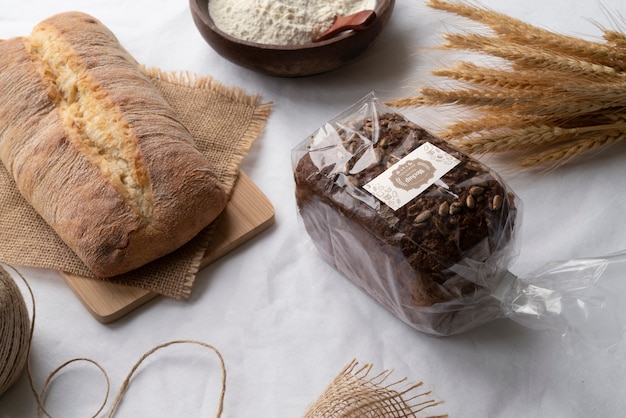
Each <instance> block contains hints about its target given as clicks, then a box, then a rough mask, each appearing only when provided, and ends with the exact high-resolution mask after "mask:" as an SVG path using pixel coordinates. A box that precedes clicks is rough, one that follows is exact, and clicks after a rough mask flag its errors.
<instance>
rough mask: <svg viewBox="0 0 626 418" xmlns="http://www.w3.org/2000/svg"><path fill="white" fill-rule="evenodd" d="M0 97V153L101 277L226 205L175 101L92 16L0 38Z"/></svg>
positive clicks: (182, 237)
mask: <svg viewBox="0 0 626 418" xmlns="http://www.w3.org/2000/svg"><path fill="white" fill-rule="evenodd" d="M0 98H1V100H0V122H1V124H0V159H1V160H2V162H3V163H4V165H5V167H6V168H7V170H8V171H9V173H10V174H11V175H12V176H13V178H14V179H15V182H16V185H17V187H18V189H19V191H20V192H21V194H22V195H23V196H24V198H25V199H26V200H27V201H28V202H29V203H30V204H31V205H32V206H33V207H34V208H35V210H36V211H37V212H38V213H39V214H40V215H41V216H42V218H43V219H44V220H45V221H46V222H47V223H48V224H49V225H50V226H51V227H52V228H53V229H54V230H55V232H56V233H57V234H58V235H59V236H60V237H61V239H63V241H64V242H65V243H66V244H67V245H68V246H69V247H70V248H71V249H72V250H73V251H74V252H75V253H76V255H77V256H78V257H79V258H80V259H81V260H82V261H83V262H84V263H85V265H86V266H87V267H88V268H89V269H90V270H91V271H92V272H93V273H94V275H95V276H97V277H110V276H115V275H118V274H122V273H125V272H128V271H130V270H133V269H135V268H137V267H140V266H142V265H144V264H146V263H148V262H150V261H152V260H154V259H156V258H159V257H161V256H163V255H165V254H168V253H170V252H172V251H174V250H175V249H177V248H179V247H180V246H182V245H184V244H185V243H186V242H188V241H189V240H190V239H192V238H193V237H194V236H196V235H197V234H198V233H199V232H200V231H201V230H202V229H204V228H205V227H206V226H208V225H209V224H210V223H211V222H212V221H213V220H214V219H215V218H216V217H217V216H218V215H219V214H220V213H221V212H222V210H223V209H224V207H225V205H226V201H227V196H226V194H225V193H224V191H223V189H222V188H221V186H220V184H219V183H218V181H217V179H216V178H215V176H214V175H213V173H212V171H211V167H209V162H208V161H207V159H206V158H205V157H204V156H203V155H202V154H201V153H200V152H199V151H198V150H197V149H196V147H195V144H194V141H193V138H192V137H191V135H190V133H189V132H188V131H187V129H186V128H185V127H184V126H183V125H182V123H181V122H180V121H179V120H178V117H177V115H176V114H175V112H174V111H173V109H172V108H171V107H170V105H169V104H168V103H167V101H166V100H165V99H164V98H163V97H162V95H161V94H160V92H159V91H158V89H157V88H156V87H155V86H154V85H153V84H152V82H151V81H150V80H149V79H148V77H147V76H146V75H145V74H144V73H143V72H142V71H141V67H140V66H139V64H138V63H137V62H136V61H135V60H134V59H133V58H132V56H131V55H130V54H129V53H128V52H127V51H126V50H124V48H123V47H122V46H121V45H120V44H119V42H118V40H117V39H116V37H115V36H114V35H113V33H111V32H110V31H109V30H108V29H107V28H106V27H105V26H104V25H103V24H102V23H101V22H99V21H98V20H96V19H94V18H93V17H91V16H89V15H86V14H83V13H79V12H69V13H62V14H59V15H56V16H53V17H51V18H49V19H46V20H44V21H43V22H41V23H40V24H38V25H37V26H36V27H35V28H34V29H33V31H32V32H31V34H30V35H29V36H27V37H16V38H11V39H9V40H6V41H0Z"/></svg>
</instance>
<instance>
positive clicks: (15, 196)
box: [0, 68, 271, 299]
mask: <svg viewBox="0 0 626 418" xmlns="http://www.w3.org/2000/svg"><path fill="white" fill-rule="evenodd" d="M144 72H145V73H146V74H147V75H148V76H149V77H150V79H151V80H152V81H153V82H154V84H155V85H156V86H157V88H158V89H159V90H160V91H161V94H163V96H164V97H165V98H166V100H167V101H168V102H169V103H170V105H171V106H172V107H173V108H174V110H175V111H176V112H177V113H178V115H179V116H180V119H181V121H182V123H183V124H184V125H185V126H186V127H187V129H189V131H190V133H191V134H192V136H193V137H194V139H195V140H196V146H197V147H198V149H199V150H200V151H201V152H202V153H204V154H205V155H206V156H207V158H209V161H210V162H211V164H212V168H213V170H214V173H215V175H216V176H217V178H218V179H219V181H220V182H221V184H222V186H223V187H224V189H225V190H226V191H227V192H228V193H230V192H231V191H232V188H233V187H234V185H235V183H236V181H237V176H238V173H239V166H240V163H241V161H242V160H243V158H244V157H245V156H246V155H247V153H248V151H249V149H250V147H251V146H252V144H253V143H254V141H255V140H256V139H257V138H258V137H259V136H260V134H261V132H262V130H263V128H264V126H265V123H266V122H267V119H268V118H269V115H270V113H271V104H270V103H261V102H260V97H259V96H256V95H248V94H246V93H245V92H243V90H242V89H241V88H238V87H226V86H224V85H223V84H221V83H219V82H217V81H216V80H214V79H213V78H211V77H203V76H198V75H194V74H188V73H173V72H164V71H161V70H159V69H156V68H144ZM211 232H212V226H209V227H208V228H206V229H205V230H204V231H203V232H202V233H200V234H199V235H198V236H197V237H196V238H195V239H193V240H192V241H190V242H189V243H188V244H186V245H185V246H183V247H182V248H180V249H179V250H177V251H175V252H173V253H171V254H169V255H167V256H165V257H162V258H160V259H158V260H156V261H154V262H152V263H150V264H148V265H146V266H144V267H141V268H139V269H137V270H134V271H132V272H129V273H126V274H123V275H120V276H117V277H113V278H110V279H105V280H108V281H111V282H115V283H122V284H125V285H129V286H134V287H138V288H141V289H145V290H148V291H151V292H154V293H158V294H161V295H163V296H168V297H173V298H176V299H183V298H186V297H188V296H189V295H190V293H191V289H192V286H193V283H194V281H195V278H196V275H197V273H198V270H199V267H200V263H201V261H202V259H203V257H204V255H205V253H206V251H207V248H209V246H210V245H211ZM0 262H3V263H7V264H12V265H19V266H27V267H39V268H47V269H53V270H57V271H61V272H66V273H70V274H74V275H79V276H83V277H87V278H93V274H92V273H91V272H90V271H89V269H88V268H87V267H86V266H85V265H84V264H83V263H82V261H80V259H79V258H78V257H77V256H76V255H75V254H74V253H73V252H72V250H70V249H69V247H67V245H65V243H63V241H62V240H61V239H60V238H59V237H58V236H57V234H56V233H55V232H54V231H53V230H52V228H51V227H50V226H49V225H48V224H46V223H45V221H44V220H43V219H42V218H41V217H40V216H39V215H38V214H37V213H36V212H35V210H34V209H33V208H32V207H31V206H30V205H29V204H28V203H27V202H26V201H25V200H24V198H23V197H22V196H21V195H20V193H19V191H18V190H17V188H16V187H15V183H14V181H13V178H12V177H11V175H10V174H9V173H8V172H7V171H6V169H5V167H4V166H3V165H2V164H0ZM94 280H99V279H94Z"/></svg>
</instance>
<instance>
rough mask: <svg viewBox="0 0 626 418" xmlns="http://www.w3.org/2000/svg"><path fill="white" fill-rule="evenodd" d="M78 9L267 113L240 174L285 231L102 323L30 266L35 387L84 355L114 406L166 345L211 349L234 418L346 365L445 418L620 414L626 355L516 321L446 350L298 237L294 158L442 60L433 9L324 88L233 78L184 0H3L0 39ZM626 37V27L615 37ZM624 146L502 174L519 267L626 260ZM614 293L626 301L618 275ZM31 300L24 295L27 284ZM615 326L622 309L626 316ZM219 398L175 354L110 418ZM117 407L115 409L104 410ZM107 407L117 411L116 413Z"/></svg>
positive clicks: (589, 27)
mask: <svg viewBox="0 0 626 418" xmlns="http://www.w3.org/2000/svg"><path fill="white" fill-rule="evenodd" d="M481 3H482V4H484V5H487V6H491V7H496V8H497V9H498V10H500V11H503V12H505V13H508V14H510V15H513V16H516V17H519V18H522V19H524V20H526V21H528V22H530V23H533V24H537V25H541V26H544V27H546V28H549V29H553V30H556V31H560V32H564V33H567V34H571V35H575V36H579V37H584V38H589V39H597V38H599V37H600V36H601V31H600V30H599V29H598V27H597V26H596V23H594V22H599V23H601V24H603V25H604V26H606V27H618V28H619V25H620V24H622V23H623V22H622V21H621V20H620V18H617V19H616V18H613V17H612V16H617V12H621V13H622V14H623V13H625V10H624V6H623V3H622V2H621V1H619V0H604V1H603V2H595V1H586V0H551V1H545V0H526V1H524V2H522V1H515V2H499V1H495V0H483V1H482V2H481ZM68 10H81V11H84V12H87V13H90V14H92V15H93V16H95V17H97V18H98V19H100V20H101V21H103V22H104V23H105V24H106V25H107V26H108V27H109V28H110V29H111V30H113V32H114V33H115V34H116V35H117V36H118V37H119V39H120V41H121V42H122V44H123V45H124V46H125V47H126V48H127V49H128V50H129V51H130V52H131V53H132V54H133V55H134V56H135V57H136V58H137V59H138V60H139V61H140V62H142V63H144V64H146V65H148V66H158V67H160V68H162V69H163V70H173V71H179V70H180V71H189V72H193V73H198V74H201V75H210V76H213V77H214V78H215V79H216V80H218V81H220V82H222V83H224V84H226V85H228V86H239V87H242V88H243V89H244V90H245V91H246V92H247V93H250V94H257V93H258V94H260V95H261V96H262V98H263V101H266V102H273V103H274V107H273V112H272V115H271V117H270V119H269V121H268V124H267V126H266V129H265V130H264V132H263V134H262V136H261V137H260V138H259V140H258V142H256V143H255V145H254V147H253V148H252V150H251V152H250V154H249V155H248V157H247V158H246V159H245V161H244V162H243V165H242V168H243V170H244V171H245V172H246V173H247V174H248V175H249V176H250V177H251V178H252V180H253V181H254V182H255V183H256V184H257V185H258V186H259V188H260V189H261V190H262V191H263V192H264V193H265V194H266V195H267V196H268V197H269V199H270V200H271V201H272V203H273V204H274V206H275V209H276V222H275V225H274V226H273V227H272V228H270V229H269V230H268V231H266V232H265V233H263V234H262V235H260V236H258V237H257V238H255V239H254V240H253V241H251V242H249V243H248V244H246V245H244V246H243V247H241V248H239V249H237V250H235V251H234V252H232V253H230V254H228V255H227V256H225V257H224V258H223V259H221V260H219V261H217V262H215V263H214V264H212V265H210V266H209V267H208V268H206V269H204V270H203V271H202V273H201V274H200V277H199V279H198V281H197V285H196V287H195V288H194V291H193V294H192V296H191V298H190V299H189V300H188V301H184V302H179V301H175V300H169V299H166V298H158V299H156V300H154V301H152V302H151V303H149V304H147V305H145V306H143V307H141V308H140V309H138V310H136V311H134V312H133V313H131V314H130V315H128V316H126V317H124V318H122V319H120V320H118V321H116V322H114V323H111V324H108V325H105V324H101V323H99V322H98V321H96V320H95V319H94V318H93V317H92V316H91V315H90V314H89V313H88V312H87V310H86V309H85V307H84V306H83V305H82V304H81V302H80V301H79V300H78V299H77V297H76V296H75V295H74V294H73V292H72V291H71V290H70V289H69V288H68V286H67V285H66V283H65V281H64V280H63V278H62V277H61V276H60V275H59V274H57V273H55V272H51V271H41V270H36V269H25V268H24V269H21V270H22V272H23V273H24V274H25V276H26V278H27V279H28V282H29V283H30V285H31V286H32V288H33V291H34V294H35V298H36V309H37V317H36V318H37V322H36V328H35V334H34V340H33V343H32V355H31V366H32V374H33V378H34V381H35V385H36V386H37V387H38V388H39V387H41V385H42V384H43V382H44V380H45V378H46V376H48V374H49V373H50V372H51V371H52V370H53V369H54V368H56V367H57V366H58V365H60V364H61V363H63V362H64V361H67V360H69V359H72V358H76V357H88V358H91V359H93V360H94V361H97V362H98V363H99V364H101V365H102V367H103V368H104V369H105V370H106V371H107V373H108V375H109V377H110V380H111V386H112V387H111V391H112V392H115V391H116V390H117V389H118V387H119V385H120V384H121V382H122V380H123V379H124V377H125V376H126V374H127V373H128V372H129V371H130V368H131V367H132V365H133V364H134V363H135V362H136V361H137V360H138V359H139V357H140V356H141V355H142V354H143V353H145V352H146V351H147V350H149V349H150V348H152V347H154V346H155V345H157V344H160V343H163V342H167V341H171V340H178V339H192V340H200V341H204V342H206V343H209V344H212V345H214V346H215V347H216V348H217V349H219V351H220V352H221V353H222V355H223V356H224V361H225V363H226V368H227V383H226V384H227V388H226V395H225V399H224V412H223V415H222V416H224V417H236V418H247V417H298V416H302V414H303V412H304V411H305V409H306V407H307V406H308V405H309V404H310V403H311V402H313V401H315V400H316V398H317V397H318V396H319V395H320V394H321V393H322V392H323V390H324V389H325V387H326V386H327V384H329V383H330V382H331V380H332V379H333V378H334V377H335V376H336V375H337V374H338V373H339V371H340V370H341V369H342V368H343V366H344V365H346V364H347V363H349V362H350V361H351V360H352V359H355V358H356V359H357V360H359V361H360V362H362V363H372V364H373V365H374V370H373V371H374V372H376V371H382V370H384V369H393V370H395V371H394V374H393V376H394V377H397V378H401V377H404V376H406V377H408V379H409V382H416V381H424V384H425V385H424V386H425V387H426V388H428V389H431V390H432V391H433V394H434V397H435V398H436V399H443V400H445V403H444V404H443V405H442V406H440V407H439V408H438V409H437V410H436V411H435V410H432V411H430V412H431V413H434V412H439V413H449V414H450V416H451V417H480V418H482V417H567V418H569V417H592V416H602V417H619V416H624V414H625V412H624V411H626V393H625V389H624V388H625V387H626V360H624V359H625V358H626V357H625V354H626V343H623V342H622V343H620V344H619V345H618V346H617V347H613V349H612V350H600V351H597V352H593V353H590V354H568V353H566V352H565V350H564V347H563V345H562V344H560V343H559V341H558V340H557V339H556V338H554V337H552V336H549V335H547V334H545V333H542V332H538V331H532V330H529V329H527V328H524V327H523V326H521V325H518V324H516V323H514V322H512V321H510V320H499V321H496V322H493V323H490V324H488V325H486V326H483V327H481V328H479V329H476V330H474V331H471V332H468V333H465V334H463V335H458V336H454V337H449V338H435V337H432V336H428V335H424V334H422V333H419V332H416V331H414V330H413V329H411V328H410V327H408V326H407V325H405V324H404V323H402V322H401V321H399V320H398V319H396V318H395V317H393V316H392V315H391V314H389V313H388V312H387V311H386V310H385V309H384V308H382V307H381V306H379V305H378V304H377V303H375V302H374V301H373V300H372V299H371V298H370V297H368V296H366V295H365V294H364V293H362V292H361V291H359V290H357V288H355V287H354V286H353V285H351V284H350V283H349V282H348V281H347V280H346V279H344V278H343V277H342V276H340V275H339V274H338V273H337V272H335V271H333V270H332V269H331V268H330V267H328V266H327V265H326V264H325V263H324V262H322V261H321V260H320V258H319V257H318V256H317V255H316V253H315V252H314V251H313V250H312V249H311V247H310V245H309V244H308V243H307V238H306V237H305V236H304V235H303V234H302V230H301V229H300V227H299V224H298V218H297V216H296V209H295V201H294V184H293V178H292V171H291V160H290V151H291V149H292V148H293V147H294V146H295V145H296V144H297V143H299V142H300V141H301V140H303V139H304V138H305V137H306V136H308V135H309V134H310V133H312V132H313V131H314V130H315V129H316V128H318V127H319V126H320V125H321V124H323V123H324V122H326V121H327V120H328V119H330V118H332V117H333V116H335V115H336V114H338V113H340V112H341V111H343V110H344V109H346V108H347V107H349V106H350V105H351V104H352V103H354V102H355V101H357V100H358V99H360V98H361V97H363V96H364V95H366V94H367V93H368V92H370V91H374V92H376V94H377V95H378V96H379V97H381V98H393V97H403V96H407V95H410V94H412V89H411V87H412V86H416V85H417V84H418V83H419V82H420V78H419V74H422V73H424V72H425V70H426V69H428V68H432V67H433V66H436V65H437V64H438V62H437V60H436V58H433V57H435V55H432V54H429V53H428V52H426V51H424V48H426V47H428V46H432V45H435V44H437V43H439V42H440V41H441V38H440V37H439V36H440V34H441V33H442V32H443V31H444V30H446V29H447V28H450V26H446V23H447V22H448V23H447V24H455V22H457V23H458V21H456V20H455V21H452V22H449V21H448V17H446V16H445V15H442V14H439V13H435V12H433V11H432V10H429V9H428V8H427V7H426V6H425V5H424V2H423V1H419V0H399V1H397V5H396V10H395V13H394V15H393V17H392V19H391V22H390V24H389V26H388V28H387V30H386V31H385V32H384V33H383V35H382V36H381V38H380V39H379V41H378V42H377V43H376V44H375V45H374V46H373V47H372V48H371V49H370V50H369V51H367V53H366V54H364V55H362V56H361V57H360V58H359V59H357V60H356V61H355V62H353V63H351V64H349V65H347V66H345V67H343V68H341V69H339V70H336V71H334V72H331V73H329V74H325V75H321V76H316V77H308V78H300V79H283V78H273V77H268V76H264V75H260V74H257V73H254V72H251V71H249V70H246V69H243V68H240V67H237V66H235V65H234V64H232V63H230V62H228V61H226V60H225V59H223V58H221V57H220V56H219V55H217V54H216V53H215V52H214V51H213V50H212V49H211V48H210V47H209V46H208V45H207V44H206V43H205V42H204V40H203V39H202V38H201V36H200V35H199V33H198V31H197V30H196V28H195V26H194V24H193V22H192V18H191V14H190V12H189V8H188V4H187V2H186V1H185V0H179V1H145V0H134V1H126V0H115V1H112V0H109V1H90V2H85V1H79V0H63V1H54V2H51V1H45V0H29V1H15V0H0V38H6V37H11V36H15V35H23V34H27V33H28V32H29V31H30V29H31V28H32V26H33V25H35V24H36V23H37V22H39V21H40V20H42V19H44V18H46V17H48V16H50V15H52V14H54V13H57V12H62V11H68ZM624 26H626V24H622V27H624ZM625 161H626V144H618V145H616V146H614V147H613V148H611V150H610V151H608V152H604V153H600V154H598V155H597V156H595V157H594V158H592V159H589V160H586V161H584V162H581V163H577V164H574V165H571V166H568V167H565V168H561V169H558V170H555V171H551V172H546V173H533V174H528V173H519V172H517V171H515V170H504V172H503V175H504V177H505V179H506V181H507V182H508V183H509V185H510V186H511V187H512V188H513V189H514V190H515V192H516V193H517V194H518V195H519V196H520V198H521V200H522V201H523V202H524V208H523V226H522V228H521V230H520V236H519V237H518V238H519V240H520V254H519V257H518V258H517V260H516V262H515V264H514V265H513V266H512V267H511V268H512V270H513V271H514V272H515V273H517V274H524V273H527V272H529V271H531V270H533V269H535V268H536V267H539V266H540V265H542V264H543V263H545V262H548V261H551V260H556V259H570V258H576V257H587V256H601V255H604V254H608V253H612V252H615V251H618V250H621V249H623V248H626V238H625V237H624V235H623V233H624V231H625V230H626V217H625V216H624V212H625V210H626V194H625V193H624V188H623V186H624V178H625V177H626V163H625ZM614 270H615V272H614V274H612V275H610V277H608V278H607V279H606V282H605V284H606V286H607V288H608V289H609V290H610V292H611V293H613V294H615V295H619V293H618V292H624V291H625V289H624V286H623V285H622V284H621V283H620V280H621V278H620V277H619V274H620V270H621V269H619V268H618V269H614ZM21 287H22V289H23V288H24V286H23V285H22V286H21ZM617 313H618V314H619V315H621V318H622V320H623V321H624V318H626V308H621V312H617ZM103 390H104V384H103V379H102V377H101V375H100V374H99V373H98V372H97V371H96V369H95V368H93V367H90V366H89V365H88V364H84V363H80V364H74V365H72V366H71V367H69V368H68V369H65V371H64V372H62V374H61V376H60V377H59V378H58V379H55V381H54V383H53V385H52V387H51V389H50V392H49V394H48V397H47V399H46V407H47V409H48V411H49V412H50V413H51V414H52V415H53V416H55V417H84V416H89V415H90V414H91V413H93V412H94V411H95V410H96V409H97V406H98V404H99V403H100V402H101V399H102V396H103V395H104V394H103ZM218 391H219V367H218V365H217V361H216V358H215V356H213V355H212V354H211V353H210V352H208V351H205V350H203V349H200V348H199V347H196V346H179V347H177V348H175V349H169V350H168V351H163V352H161V354H159V355H157V356H155V357H151V358H150V359H149V360H148V361H147V363H146V364H145V365H144V366H142V367H141V368H140V370H139V372H138V374H137V375H136V376H135V378H134V379H133V381H132V384H131V387H130V389H129V391H128V393H127V394H126V396H125V398H124V400H123V402H122V403H121V405H120V407H119V409H118V413H117V416H120V417H137V416H163V417H165V416H167V417H170V416H186V417H187V416H213V415H214V414H215V410H216V409H215V408H216V399H217V393H218ZM35 405H36V404H35V401H34V399H33V396H32V394H31V393H30V389H29V386H28V381H27V378H26V376H23V377H22V378H21V379H20V380H19V381H18V383H17V384H16V385H15V386H14V387H12V388H11V389H10V390H9V391H8V392H6V393H5V394H4V395H3V396H2V397H1V398H0V417H30V416H34V414H35ZM109 405H110V401H109ZM107 409H108V408H107Z"/></svg>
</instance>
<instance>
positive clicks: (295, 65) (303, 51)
mask: <svg viewBox="0 0 626 418" xmlns="http://www.w3.org/2000/svg"><path fill="white" fill-rule="evenodd" d="M394 4H395V0H377V2H376V9H375V11H376V19H375V20H374V21H373V22H372V23H371V24H370V25H369V26H368V27H367V28H365V29H363V30H359V31H348V32H344V33H341V34H339V35H337V36H335V37H334V38H332V39H328V40H325V41H320V42H315V43H310V44H304V45H267V44H261V43H255V42H249V41H245V40H241V39H237V38H235V37H233V36H231V35H229V34H227V33H225V32H223V31H221V30H220V29H218V28H217V27H216V26H215V23H213V20H212V19H211V16H210V15H209V0H189V6H190V8H191V14H192V16H193V20H194V23H195V24H196V26H197V28H198V30H199V31H200V34H201V35H202V37H203V38H204V39H205V41H206V42H207V43H208V44H209V45H210V46H211V47H212V48H213V49H214V50H215V51H216V52H217V53H218V54H219V55H221V56H222V57H224V58H226V59H228V60H229V61H231V62H233V63H235V64H237V65H240V66H242V67H245V68H248V69H251V70H254V71H257V72H260V73H264V74H268V75H272V76H280V77H302V76H309V75H314V74H320V73H325V72H327V71H331V70H334V69H335V68H338V67H340V66H342V65H344V64H346V63H347V62H349V61H351V60H353V59H354V58H356V57H357V56H358V55H359V54H361V53H362V52H363V51H365V50H366V49H367V48H369V47H370V45H372V43H373V42H374V41H375V40H376V38H377V37H378V35H380V33H381V32H382V30H383V29H384V28H385V26H386V25H387V23H388V21H389V18H390V16H391V13H392V11H393V7H394Z"/></svg>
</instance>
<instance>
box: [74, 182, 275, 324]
mask: <svg viewBox="0 0 626 418" xmlns="http://www.w3.org/2000/svg"><path fill="white" fill-rule="evenodd" d="M216 222H218V224H217V231H216V233H215V236H214V239H216V240H218V242H217V245H216V246H215V249H214V250H213V251H212V252H210V253H208V254H207V255H206V256H205V258H204V259H203V261H202V264H201V268H204V267H206V266H207V265H209V264H210V263H212V262H213V261H215V260H217V259H218V258H220V257H221V256H223V255H225V254H226V253H228V252H229V251H231V250H233V249H235V248H237V247H238V246H240V245H241V244H243V243H244V242H246V241H248V240H250V239H251V238H252V237H254V236H256V235H257V234H259V233H260V232H262V231H263V230H265V229H266V228H268V227H269V226H270V225H272V224H273V223H274V207H273V206H272V204H271V202H270V201H269V200H268V199H267V197H266V196H265V195H264V194H263V193H262V192H261V191H260V190H259V189H258V188H257V186H256V185H255V184H254V183H253V182H252V180H250V178H249V177H248V176H247V175H246V174H245V173H243V172H240V174H239V179H238V180H237V183H236V185H235V187H234V188H233V191H232V194H231V198H230V201H229V203H228V205H227V206H226V209H224V212H223V213H222V214H221V215H220V217H219V218H218V220H217V221H216ZM62 275H63V277H64V278H65V281H66V282H67V284H68V285H69V287H70V288H71V289H72V290H73V291H74V293H75V294H76V295H77V296H78V298H79V299H80V300H81V302H82V303H83V304H84V305H85V307H86V308H87V309H88V310H89V312H90V313H91V314H92V315H93V316H94V317H95V318H96V319H97V320H98V321H100V322H102V323H110V322H113V321H116V320H117V319H119V318H121V317H123V316H124V315H126V314H127V313H129V312H131V311H133V310H134V309H136V308H138V307H139V306H141V305H143V304H145V303H146V302H148V301H150V300H152V299H154V298H156V297H157V296H159V295H158V294H156V293H153V292H150V291H147V290H143V289H138V288H135V287H131V286H125V285H121V284H116V283H110V282H106V281H102V280H95V279H88V278H85V277H81V276H76V275H71V274H67V273H62Z"/></svg>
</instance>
